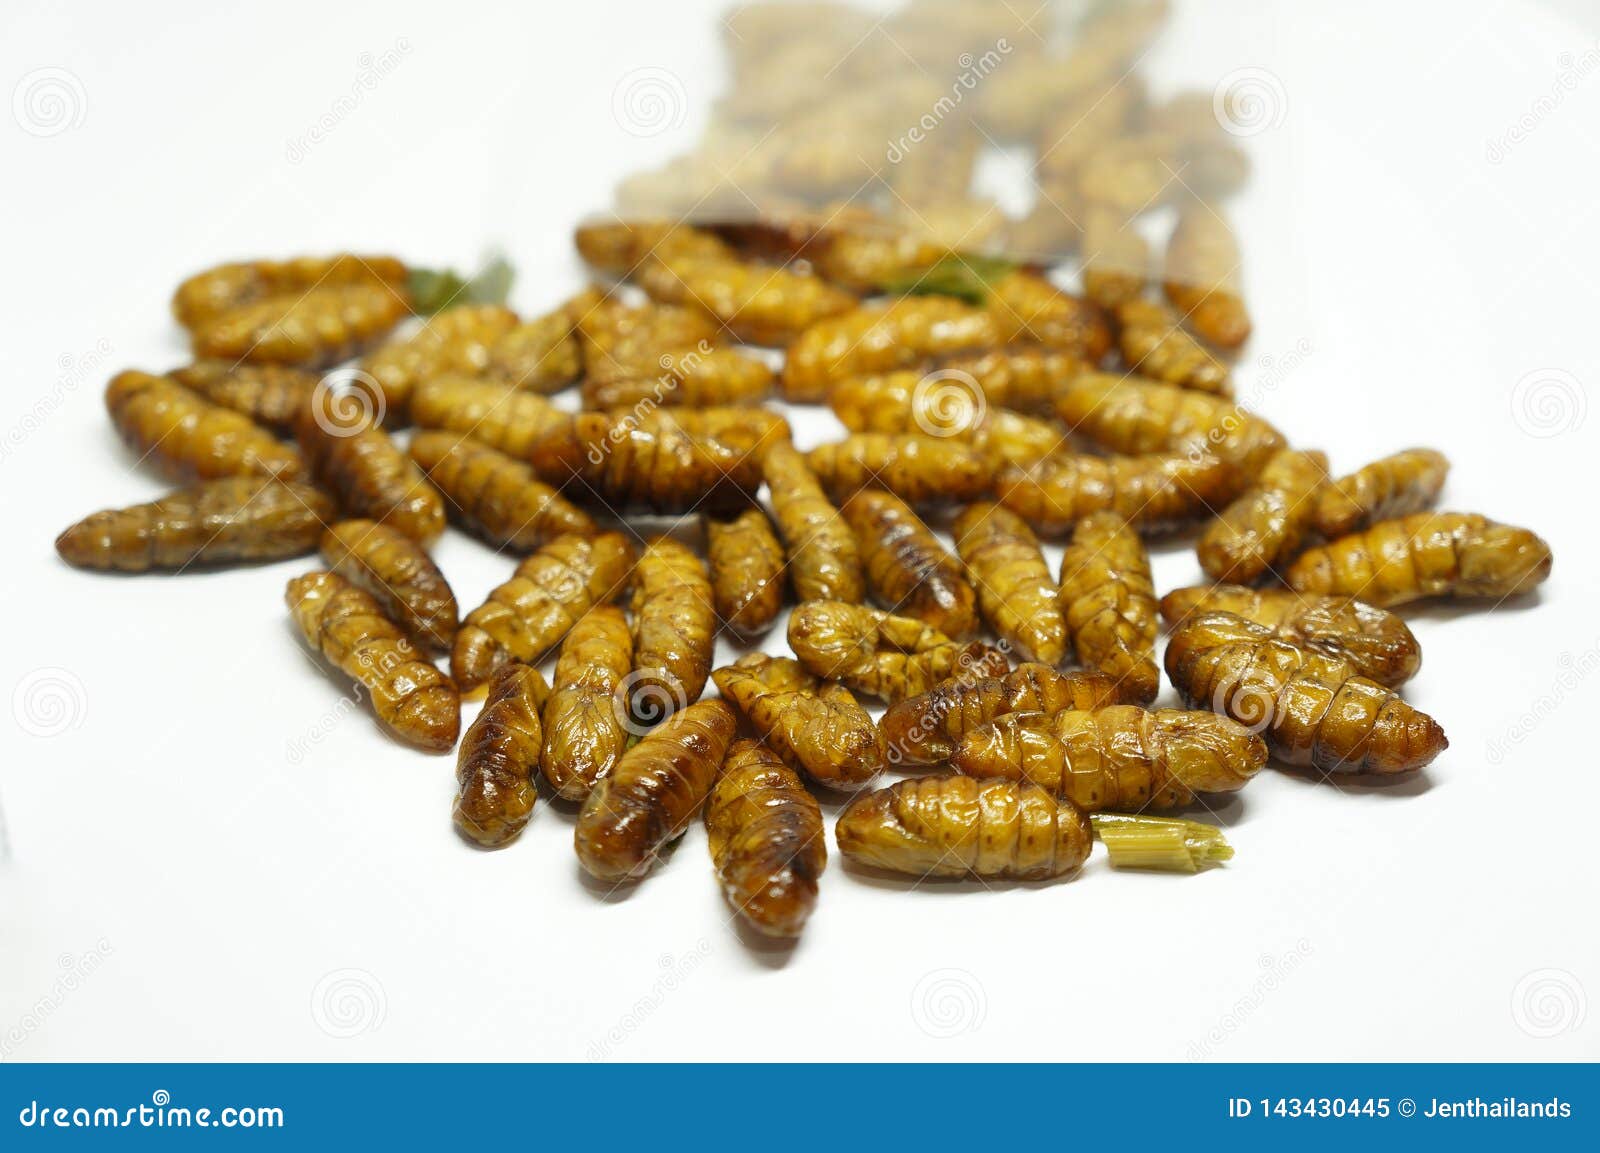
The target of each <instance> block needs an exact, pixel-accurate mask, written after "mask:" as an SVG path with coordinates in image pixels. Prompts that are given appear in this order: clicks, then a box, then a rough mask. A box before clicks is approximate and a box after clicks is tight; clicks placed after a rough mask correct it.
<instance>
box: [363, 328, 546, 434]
mask: <svg viewBox="0 0 1600 1153" xmlns="http://www.w3.org/2000/svg"><path fill="white" fill-rule="evenodd" d="M516 325H517V314H516V313H515V312H512V311H511V309H509V308H505V307H503V306H501V305H498V304H460V305H456V306H454V307H451V308H446V309H442V310H441V311H439V312H436V313H434V314H433V315H432V316H430V317H428V319H427V320H426V321H424V322H423V325H422V327H421V328H419V329H418V330H417V331H416V332H415V333H414V334H412V335H411V336H409V337H407V338H406V339H404V340H397V341H394V342H393V343H392V344H386V345H384V346H383V347H382V348H379V349H375V350H374V351H373V352H371V353H369V354H368V355H367V356H366V357H365V358H364V359H363V360H362V362H361V371H363V372H365V373H366V374H367V375H368V377H370V378H371V379H373V380H375V381H377V382H378V388H379V389H380V390H381V391H382V393H383V401H384V405H385V407H386V410H387V411H386V413H385V419H386V420H387V421H388V423H390V424H404V423H405V422H406V419H407V417H408V415H409V413H410V406H411V396H412V393H413V392H414V391H415V390H416V389H417V388H418V387H419V386H420V385H422V384H423V383H424V382H426V381H429V380H432V379H434V378H435V377H447V376H457V377H466V378H469V379H471V378H477V377H481V376H482V375H483V374H484V372H485V370H486V369H487V368H488V366H489V356H490V350H491V349H492V348H493V347H494V345H495V343H496V342H497V341H498V340H500V339H501V338H502V337H504V336H505V335H506V334H507V333H508V332H510V331H511V330H512V329H513V328H515V327H516Z"/></svg>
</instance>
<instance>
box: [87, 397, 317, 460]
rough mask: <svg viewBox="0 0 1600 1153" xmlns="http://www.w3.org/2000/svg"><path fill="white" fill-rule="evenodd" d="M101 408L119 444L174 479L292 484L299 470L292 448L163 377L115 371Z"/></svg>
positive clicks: (248, 419)
mask: <svg viewBox="0 0 1600 1153" xmlns="http://www.w3.org/2000/svg"><path fill="white" fill-rule="evenodd" d="M106 410H107V411H108V412H109V413H110V414H111V423H112V424H114V425H115V426H116V429H117V432H118V434H119V435H120V436H121V437H122V440H123V443H124V444H126V445H127V446H128V447H129V448H131V449H132V450H133V451H134V452H137V453H139V454H140V459H141V460H148V461H149V462H150V463H151V464H153V465H155V467H156V468H157V469H158V470H159V471H160V472H161V473H162V474H163V475H165V476H167V477H170V478H171V479H173V480H178V481H193V480H216V479H218V478H219V477H224V476H268V477H270V476H275V477H277V478H279V479H280V480H296V479H298V478H299V477H300V475H301V473H302V472H304V462H303V461H302V460H301V457H300V454H299V453H298V452H296V451H295V450H294V448H293V447H291V446H290V445H286V444H283V443H281V442H280V441H279V440H278V439H277V438H276V437H275V436H273V435H272V434H271V433H270V432H268V431H267V430H266V429H264V428H262V427H261V426H260V425H258V424H256V423H255V422H254V421H253V420H251V419H250V418H249V417H247V416H242V415H240V414H239V413H237V412H234V411H233V410H232V409H230V408H223V407H222V406H221V405H217V404H212V403H211V402H210V401H208V400H206V399H204V398H203V397H201V396H200V395H199V394H198V393H194V392H190V391H189V390H188V389H187V388H184V387H183V385H181V384H178V383H177V382H176V381H172V380H168V379H167V378H166V377H164V376H151V375H150V374H149V373H148V372H136V371H132V370H129V371H127V372H119V373H118V374H117V375H116V376H114V377H112V378H111V383H110V384H108V385H107V386H106Z"/></svg>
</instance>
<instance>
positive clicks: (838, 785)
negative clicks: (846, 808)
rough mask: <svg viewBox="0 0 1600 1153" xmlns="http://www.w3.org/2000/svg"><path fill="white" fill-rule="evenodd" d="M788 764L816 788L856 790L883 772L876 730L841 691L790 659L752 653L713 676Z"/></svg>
mask: <svg viewBox="0 0 1600 1153" xmlns="http://www.w3.org/2000/svg"><path fill="white" fill-rule="evenodd" d="M711 679H712V680H713V681H715V682H716V686H717V691H718V692H720V693H721V694H722V695H723V696H724V697H725V698H727V699H728V700H730V701H732V702H733V703H734V704H735V705H736V706H738V709H739V711H740V712H741V713H743V714H744V715H745V716H746V717H748V718H749V720H750V723H751V724H752V725H754V726H755V728H756V730H757V731H758V732H759V733H760V734H761V738H762V739H763V740H764V741H766V742H767V743H768V744H769V745H771V746H772V748H773V750H774V751H775V752H777V754H778V755H779V756H781V757H782V758H783V759H784V761H785V763H787V764H789V765H792V766H793V767H795V768H797V769H803V770H804V771H805V772H806V774H807V775H809V776H810V777H811V779H812V780H814V781H816V782H817V783H818V784H822V785H827V786H828V787H829V788H834V789H857V788H860V787H861V786H862V785H864V784H866V783H867V782H868V781H870V780H872V778H873V777H875V776H877V775H878V773H879V772H880V771H881V770H882V769H883V748H882V745H881V744H880V743H879V740H878V730H877V727H876V726H875V725H873V723H872V718H871V717H870V716H869V715H868V714H867V711H866V709H864V708H862V707H861V705H860V704H858V703H857V702H856V699H855V697H854V696H852V695H851V694H850V690H849V689H847V688H845V687H844V686H843V685H838V684H832V683H827V684H824V685H822V686H820V687H819V686H818V684H817V681H816V678H815V677H813V676H812V675H811V674H810V673H809V672H807V671H806V669H805V668H804V667H802V666H801V665H800V664H799V662H797V661H794V660H791V659H789V658H788V657H770V656H767V655H766V654H765V653H748V654H746V655H745V656H743V657H740V658H739V659H738V660H737V661H735V662H734V663H733V664H731V665H727V666H725V667H723V668H720V669H717V670H716V671H715V672H714V673H712V674H711Z"/></svg>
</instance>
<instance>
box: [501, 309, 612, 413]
mask: <svg viewBox="0 0 1600 1153" xmlns="http://www.w3.org/2000/svg"><path fill="white" fill-rule="evenodd" d="M604 299H605V294H604V293H603V292H601V291H600V290H599V289H598V288H595V287H593V286H592V285H591V286H590V287H588V288H586V289H584V290H583V291H582V292H580V293H578V295H576V296H574V297H573V298H572V299H571V300H568V301H566V302H565V303H564V304H562V305H561V306H560V307H559V308H555V309H552V310H551V311H549V312H547V313H545V314H544V315H542V316H536V317H534V318H533V319H532V320H525V321H522V322H521V323H520V324H517V325H516V326H515V327H514V328H511V329H510V330H508V331H507V332H505V333H504V334H503V335H502V336H501V337H500V338H499V339H498V340H496V341H494V343H493V344H491V345H490V346H489V363H488V364H487V365H486V366H485V367H484V375H485V376H486V377H488V378H489V379H490V380H495V381H503V382H505V383H506V384H509V385H513V386H514V387H516V388H519V389H528V390H530V391H532V392H545V393H548V392H559V391H560V390H561V389H563V388H565V387H566V386H567V385H569V384H571V383H572V382H573V381H575V380H577V379H578V377H580V376H581V375H583V362H584V358H583V345H582V343H581V342H580V341H579V339H578V331H577V330H578V322H579V321H580V320H582V319H583V317H584V316H586V315H587V314H588V313H589V312H590V311H591V310H592V309H594V308H596V307H598V306H599V304H600V302H601V301H602V300H604Z"/></svg>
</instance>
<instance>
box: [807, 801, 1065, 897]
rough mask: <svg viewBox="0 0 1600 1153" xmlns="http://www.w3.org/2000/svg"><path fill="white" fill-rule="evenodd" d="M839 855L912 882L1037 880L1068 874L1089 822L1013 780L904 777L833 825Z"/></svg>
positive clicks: (847, 810)
mask: <svg viewBox="0 0 1600 1153" xmlns="http://www.w3.org/2000/svg"><path fill="white" fill-rule="evenodd" d="M834 836H836V837H837V838H838V839H839V851H840V852H841V853H843V854H844V855H845V856H846V857H848V858H850V859H851V860H852V861H855V862H857V863H859V864H862V865H870V866H872V867H874V868H879V869H887V870H888V871H889V872H892V873H905V874H908V875H910V876H913V877H966V876H972V877H1016V878H1019V879H1022V880H1043V879H1045V878H1048V877H1061V876H1065V875H1066V874H1068V873H1071V872H1073V871H1075V870H1076V869H1077V868H1078V867H1079V866H1080V865H1082V864H1083V862H1084V861H1085V860H1087V859H1088V856H1089V850H1090V849H1092V848H1093V847H1094V832H1093V830H1092V829H1091V828H1090V826H1089V818H1088V817H1087V816H1085V815H1084V813H1083V812H1082V811H1081V810H1079V809H1077V808H1076V807H1074V806H1073V805H1072V804H1071V803H1070V802H1068V801H1064V800H1057V799H1056V798H1055V797H1052V796H1051V795H1050V794H1049V793H1047V792H1045V791H1044V790H1043V789H1041V788H1038V787H1036V786H1034V785H1028V784H1019V783H1018V782H1016V781H975V780H973V779H972V778H971V777H962V776H942V777H941V776H934V777H912V778H911V779H909V780H904V781H896V782H895V783H894V784H893V785H890V786H889V787H888V788H886V789H879V790H877V791H876V792H873V793H867V794H866V795H864V796H860V797H857V798H856V799H855V800H853V801H851V802H850V804H849V805H848V806H847V807H846V808H845V810H844V812H842V813H840V814H839V820H838V823H837V824H836V825H834Z"/></svg>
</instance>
